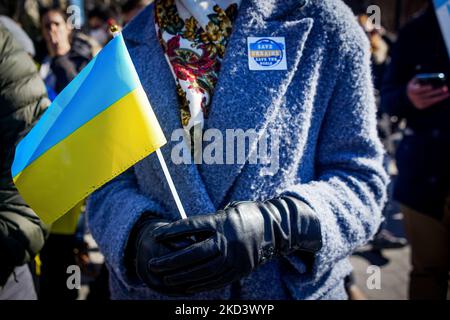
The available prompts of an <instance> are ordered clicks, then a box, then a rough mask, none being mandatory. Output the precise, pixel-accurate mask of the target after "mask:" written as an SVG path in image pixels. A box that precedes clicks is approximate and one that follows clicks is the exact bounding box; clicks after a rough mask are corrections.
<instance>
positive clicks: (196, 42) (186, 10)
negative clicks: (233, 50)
mask: <svg viewBox="0 0 450 320" xmlns="http://www.w3.org/2000/svg"><path fill="white" fill-rule="evenodd" d="M240 1H241V0H220V1H219V0H215V1H214V0H202V1H198V0H159V1H157V2H156V10H155V13H156V19H155V20H156V30H157V33H158V37H159V40H160V42H161V45H162V46H163V49H164V52H165V56H166V59H167V61H168V62H169V65H170V67H171V70H172V73H173V75H174V78H175V81H176V84H177V93H178V98H179V104H180V111H181V123H182V125H183V127H184V129H185V130H186V132H187V134H188V135H190V136H191V138H193V132H194V130H193V129H194V127H197V126H200V128H201V129H203V127H204V121H205V119H206V118H208V113H209V107H210V104H211V98H212V95H213V92H214V87H215V85H216V83H217V79H218V74H219V70H220V65H221V62H222V59H223V56H224V53H225V48H226V46H227V44H228V40H229V36H230V34H231V27H232V22H233V21H234V20H235V18H236V15H237V9H238V6H239V4H240ZM200 132H201V130H200Z"/></svg>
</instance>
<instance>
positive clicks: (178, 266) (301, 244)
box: [148, 196, 322, 294]
mask: <svg viewBox="0 0 450 320" xmlns="http://www.w3.org/2000/svg"><path fill="white" fill-rule="evenodd" d="M151 237H152V238H153V239H154V243H155V244H156V243H159V244H160V245H161V244H162V243H171V242H173V241H179V239H186V240H188V239H189V240H190V241H194V240H193V239H195V243H192V244H190V245H188V246H185V247H184V248H182V247H179V248H178V249H177V250H176V251H174V252H170V251H164V252H162V251H163V250H161V251H159V252H158V254H161V253H162V254H163V255H160V257H155V256H156V255H154V258H152V259H150V260H149V263H148V270H149V274H151V278H152V279H158V281H157V284H158V286H159V288H163V289H164V291H166V292H167V291H169V292H173V293H178V294H190V293H195V292H199V291H206V290H212V289H217V288H220V287H223V286H226V285H228V284H230V283H232V282H234V281H236V280H238V279H240V278H242V277H243V276H246V275H248V274H249V273H250V272H252V271H253V270H254V269H255V268H256V267H258V266H259V265H260V264H262V263H264V262H266V261H267V260H269V259H270V258H272V257H273V256H282V255H288V254H290V253H292V252H293V251H295V250H302V251H307V252H311V253H315V252H317V251H318V250H319V249H320V248H321V246H322V240H321V231H320V222H319V220H318V218H317V217H316V216H315V214H314V212H313V211H312V209H311V208H310V207H309V206H308V205H306V204H305V203H304V202H302V201H300V200H298V199H296V198H294V197H289V196H286V197H280V198H276V199H272V200H269V201H265V202H253V201H248V202H236V203H231V204H229V205H228V206H227V207H226V208H225V209H224V210H220V211H218V212H217V213H216V214H213V215H200V216H193V217H190V218H188V219H184V220H179V221H176V222H173V223H171V224H164V225H160V227H159V228H157V229H154V230H153V231H152V232H151ZM156 246H157V247H156V248H161V247H159V246H158V245H156ZM153 250H156V249H153Z"/></svg>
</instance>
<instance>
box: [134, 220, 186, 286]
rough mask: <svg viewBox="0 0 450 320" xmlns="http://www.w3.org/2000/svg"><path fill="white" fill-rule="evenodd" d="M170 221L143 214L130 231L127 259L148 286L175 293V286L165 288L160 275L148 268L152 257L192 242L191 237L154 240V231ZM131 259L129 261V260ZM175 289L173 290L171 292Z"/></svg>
mask: <svg viewBox="0 0 450 320" xmlns="http://www.w3.org/2000/svg"><path fill="white" fill-rule="evenodd" d="M171 222H172V221H170V220H167V219H164V218H159V217H156V216H155V215H153V214H151V213H147V214H144V215H143V217H141V219H139V221H138V222H137V223H136V225H135V226H134V228H133V231H132V232H131V235H130V239H129V241H128V248H127V260H128V263H129V264H130V267H131V268H132V269H133V270H134V271H135V272H136V274H137V276H138V277H139V278H140V279H141V280H142V281H143V282H144V283H146V284H147V285H148V286H149V287H150V288H152V289H154V290H157V291H159V292H161V293H165V294H176V293H177V292H178V290H177V289H176V288H175V289H174V288H166V287H165V286H164V284H163V283H162V281H161V279H160V277H158V276H156V275H154V274H153V273H152V272H150V271H149V269H148V263H149V261H150V260H152V259H154V258H159V257H162V256H164V255H166V254H170V253H172V252H174V251H176V250H179V249H182V248H185V247H186V246H188V245H190V244H192V243H193V241H192V239H186V240H184V239H180V240H178V241H175V240H174V241H170V242H169V241H166V242H161V241H155V238H154V235H153V234H154V231H155V230H157V229H158V228H159V227H161V226H165V225H168V224H170V223H171ZM130 260H131V261H130ZM174 290H175V292H173V291H174Z"/></svg>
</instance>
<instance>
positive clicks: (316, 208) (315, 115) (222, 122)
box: [11, 0, 388, 299]
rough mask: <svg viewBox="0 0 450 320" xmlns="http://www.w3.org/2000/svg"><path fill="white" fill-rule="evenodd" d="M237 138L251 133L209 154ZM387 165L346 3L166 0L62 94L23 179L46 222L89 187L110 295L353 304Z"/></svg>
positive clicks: (366, 62)
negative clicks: (357, 255)
mask: <svg viewBox="0 0 450 320" xmlns="http://www.w3.org/2000/svg"><path fill="white" fill-rule="evenodd" d="M150 103H151V105H150ZM158 121H159V122H158ZM160 124H161V126H160ZM180 130H181V132H182V134H181V136H180V135H179V132H180ZM230 132H232V135H233V134H236V133H237V134H239V132H244V133H245V132H247V133H248V132H255V133H256V135H257V139H253V140H252V141H249V143H245V140H244V141H243V143H242V141H241V143H238V144H237V148H235V146H234V145H233V146H232V148H228V147H229V146H228V145H227V148H219V147H216V148H214V152H212V151H211V150H209V152H210V153H211V154H213V153H214V156H211V157H209V158H208V154H207V153H208V152H207V148H204V149H203V148H201V147H200V148H199V145H198V142H199V141H200V142H201V141H206V140H208V139H210V140H209V141H211V139H212V138H211V133H214V137H215V139H217V141H225V140H226V141H227V143H228V142H230V141H231V142H232V141H233V139H228V136H227V135H228V134H230ZM169 137H170V139H167V140H169V141H168V142H167V140H166V138H169ZM174 137H181V138H183V139H182V141H181V143H182V145H183V146H184V147H186V148H187V150H188V151H187V154H184V156H183V159H185V160H186V159H187V161H185V162H182V163H180V162H179V161H178V160H179V159H178V158H177V155H176V153H177V150H179V148H178V147H179V145H180V143H177V141H176V140H177V138H174ZM225 137H226V139H225ZM184 138H186V139H184ZM244 139H245V137H244ZM178 140H179V139H178ZM268 140H269V141H271V142H272V143H271V145H270V153H271V155H272V156H271V157H270V159H267V157H266V156H267V153H265V152H264V151H268V150H265V149H267V148H264V147H268V144H267V141H268ZM192 142H193V143H192ZM207 147H210V146H209V145H208V146H207ZM209 149H211V148H209ZM261 150H262V151H261ZM222 151H224V152H222ZM235 151H236V152H235ZM153 152H155V154H152V153H153ZM255 155H256V156H257V157H256V159H257V160H258V159H259V160H261V161H259V162H258V161H254V160H255ZM203 156H204V157H205V158H204V159H205V161H200V160H201V159H202V157H203ZM175 158H177V159H175ZM211 158H213V161H211ZM242 158H244V159H242ZM164 159H170V161H167V164H166V162H165V160H164ZM191 159H194V161H193V162H192V161H189V160H191ZM207 159H208V161H206V160H207ZM224 159H226V161H225V162H224ZM382 159H383V150H382V146H381V143H380V141H379V140H378V138H377V134H376V119H375V100H374V96H373V88H372V84H371V75H370V51H369V45H368V42H367V39H366V37H365V35H364V33H363V32H362V30H361V29H360V28H359V27H358V25H357V23H356V21H354V18H353V15H352V13H351V11H350V10H349V8H347V7H346V6H344V5H343V4H342V3H341V2H335V1H319V0H309V1H306V0H302V1H298V0H288V1H286V0H283V1H281V0H275V1H270V2H269V1H256V0H242V1H240V0H221V1H214V0H206V1H202V2H198V1H195V0H159V1H156V2H155V3H153V4H150V5H149V6H147V7H146V8H145V9H144V10H143V11H142V12H141V13H140V14H139V15H138V16H137V17H136V18H135V19H133V20H132V21H131V22H130V23H129V24H128V25H127V27H126V28H125V30H124V32H123V35H122V34H120V33H117V32H116V35H115V37H114V39H112V40H111V41H110V42H109V43H108V44H107V45H106V46H105V48H104V49H103V50H102V51H101V52H100V53H99V54H98V55H97V56H96V57H95V58H94V59H93V60H92V61H91V62H90V63H89V64H88V65H87V66H86V67H85V68H84V69H83V70H82V71H81V73H80V74H79V75H78V76H77V77H76V78H75V79H74V80H73V81H72V82H71V83H70V84H69V85H68V86H67V87H66V88H65V89H64V90H63V91H62V92H61V93H60V94H59V95H58V96H57V97H56V99H55V100H54V101H53V103H52V105H51V106H50V107H49V109H48V111H47V112H46V113H45V114H44V116H43V117H42V119H41V121H40V122H39V123H38V124H37V125H36V126H35V127H34V128H33V130H32V131H31V132H30V133H29V134H28V135H27V136H26V137H25V138H24V139H23V140H22V141H21V143H20V144H19V145H18V147H17V149H16V155H15V160H14V163H13V166H12V169H11V173H12V176H13V179H14V182H15V184H16V186H17V188H18V190H19V191H20V193H21V195H22V196H23V197H24V199H25V200H26V201H27V203H29V204H30V206H31V207H32V208H33V209H34V210H35V211H36V213H38V214H39V216H40V217H41V218H42V219H43V221H44V222H47V223H49V222H52V221H55V220H56V219H57V218H59V217H60V216H62V215H63V214H64V213H65V212H67V211H68V210H69V209H70V208H72V207H73V206H74V205H75V204H76V203H78V202H79V201H80V200H81V199H83V198H85V197H86V196H88V195H90V197H89V199H88V200H87V215H88V225H89V228H90V230H91V232H92V234H93V236H94V238H95V240H96V241H97V243H98V245H99V247H100V250H101V251H102V253H103V254H104V255H105V260H106V264H107V266H108V268H109V271H110V280H111V294H112V298H115V299H151V298H153V299H166V298H171V297H173V296H177V297H184V298H192V299H227V298H241V299H346V298H347V295H346V292H345V287H344V278H345V276H346V275H347V274H349V273H350V271H351V265H350V263H349V261H348V256H349V255H350V254H351V253H352V252H353V250H354V249H355V248H356V247H358V246H360V245H363V244H365V243H367V241H368V240H369V239H370V238H371V237H372V236H373V235H374V234H375V232H376V231H377V229H378V227H379V224H380V221H381V208H382V207H383V204H384V200H385V196H386V190H385V189H386V184H387V180H388V178H387V174H386V172H385V171H384V169H383V163H382ZM268 162H270V164H271V166H270V168H267V164H268ZM272 165H273V166H272ZM169 172H170V173H171V174H172V175H173V176H174V181H172V179H171V177H170V174H169ZM177 189H178V191H179V192H180V193H179V194H178V193H177V191H176V190H177ZM171 194H172V196H173V199H172V196H171ZM180 218H182V219H180Z"/></svg>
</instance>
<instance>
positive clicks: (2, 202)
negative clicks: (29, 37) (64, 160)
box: [0, 26, 49, 286]
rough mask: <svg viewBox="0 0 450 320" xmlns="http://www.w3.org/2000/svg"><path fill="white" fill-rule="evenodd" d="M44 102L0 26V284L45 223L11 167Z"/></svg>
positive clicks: (37, 243) (28, 64) (29, 254)
mask: <svg viewBox="0 0 450 320" xmlns="http://www.w3.org/2000/svg"><path fill="white" fill-rule="evenodd" d="M48 105H49V100H48V99H47V95H46V90H45V86H44V83H43V82H42V80H41V79H40V77H39V74H38V72H37V70H36V66H35V64H34V62H33V60H32V59H31V58H30V56H29V55H28V54H27V53H26V52H25V51H24V50H23V49H22V48H21V47H20V45H19V44H18V43H17V42H16V41H15V39H13V36H12V35H11V34H10V33H9V32H8V31H7V30H6V29H4V28H3V27H1V26H0V286H1V285H3V284H4V283H5V281H6V280H7V278H8V276H9V275H10V273H11V272H12V270H13V269H14V267H15V266H18V265H22V264H24V263H26V262H28V261H30V260H31V259H33V258H34V256H35V254H36V253H37V252H38V251H39V250H40V249H41V248H42V246H43V244H44V239H45V235H46V231H45V227H44V225H43V224H42V223H41V221H40V220H39V218H38V217H37V216H36V214H35V213H34V212H33V211H32V210H31V209H30V208H29V207H28V206H27V205H26V204H25V202H24V200H23V199H22V197H21V196H20V195H19V193H18V192H17V189H16V188H15V186H14V184H13V181H12V178H11V171H10V170H11V165H12V161H13V157H14V150H15V147H16V145H17V143H18V142H19V140H20V139H21V138H22V137H23V136H24V135H25V134H26V133H27V132H28V131H29V129H31V127H32V126H33V125H34V124H35V122H36V121H37V119H38V118H39V117H40V116H41V114H42V113H43V111H44V110H45V109H46V108H47V106H48Z"/></svg>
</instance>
